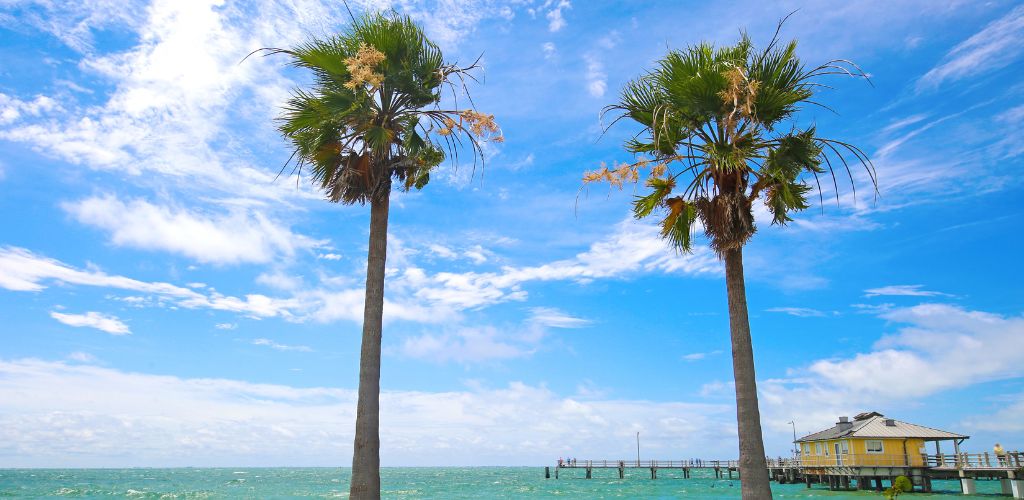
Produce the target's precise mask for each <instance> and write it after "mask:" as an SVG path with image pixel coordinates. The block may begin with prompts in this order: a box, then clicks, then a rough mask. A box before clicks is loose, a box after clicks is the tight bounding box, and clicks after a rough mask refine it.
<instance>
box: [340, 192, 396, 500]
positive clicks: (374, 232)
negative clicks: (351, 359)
mask: <svg viewBox="0 0 1024 500" xmlns="http://www.w3.org/2000/svg"><path fill="white" fill-rule="evenodd" d="M390 192H391V190H390V189H386V190H384V193H383V194H381V195H380V196H379V197H377V198H374V199H373V200H372V201H371V202H370V245H369V247H370V248H369V255H368V256H367V259H366V301H365V303H364V306H363V343H362V350H361V352H360V355H359V402H358V403H357V406H356V436H355V445H354V446H353V450H352V485H351V488H350V490H349V497H350V498H352V499H355V500H363V499H372V500H377V499H379V498H380V346H381V330H382V324H383V320H384V262H385V260H386V259H387V248H388V209H389V205H390V202H391V197H390Z"/></svg>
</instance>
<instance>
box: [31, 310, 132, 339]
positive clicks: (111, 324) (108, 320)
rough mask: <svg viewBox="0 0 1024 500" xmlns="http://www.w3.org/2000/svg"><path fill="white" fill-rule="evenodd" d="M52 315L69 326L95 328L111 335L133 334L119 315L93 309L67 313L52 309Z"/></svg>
mask: <svg viewBox="0 0 1024 500" xmlns="http://www.w3.org/2000/svg"><path fill="white" fill-rule="evenodd" d="M50 317H52V318H53V319H55V320H57V321H60V322H61V323H64V324H65V325H68V326H74V327H87V328H95V329H97V330H100V331H103V332H107V333H109V334H111V335H131V333H132V331H131V329H130V328H128V325H126V324H124V322H122V321H121V320H120V319H118V318H117V316H110V315H107V314H102V313H98V312H93V311H90V312H87V313H85V314H65V313H59V312H56V311H52V312H50Z"/></svg>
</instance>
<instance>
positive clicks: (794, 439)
mask: <svg viewBox="0 0 1024 500" xmlns="http://www.w3.org/2000/svg"><path fill="white" fill-rule="evenodd" d="M787 423H788V424H790V425H792V426H793V458H796V454H797V451H796V421H795V420H790V421H789V422H787Z"/></svg>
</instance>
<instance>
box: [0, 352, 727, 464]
mask: <svg viewBox="0 0 1024 500" xmlns="http://www.w3.org/2000/svg"><path fill="white" fill-rule="evenodd" d="M0 378H2V379H3V380H4V381H5V383H4V384H0V467H31V466H36V467H38V466H49V467H118V466H134V467H138V466H218V465H219V466H225V465H230V466H245V465H264V466H267V465H276V464H280V463H288V464H291V465H297V466H302V465H310V466H315V465H319V466H334V465H337V464H338V463H339V461H340V460H341V459H342V457H347V456H351V454H352V429H353V428H354V415H355V402H356V394H355V391H353V390H349V389H341V388H330V387H309V388H297V387H290V386H285V385H273V384H254V383H249V382H244V381H240V380H229V379H195V378H193V379H190V378H179V377H173V376H164V375H151V374H143V373H132V372H125V371H120V370H115V369H110V368H102V367H98V366H94V365H79V364H75V365H69V364H65V363H60V362H50V361H41V360H34V359H20V360H0ZM26 394H28V395H31V396H29V397H25V395H26ZM154 395H159V397H154ZM581 424H583V425H581ZM381 430H382V432H381V455H382V456H381V459H382V462H383V463H384V464H385V465H464V464H466V465H468V464H470V462H469V460H470V459H469V458H468V457H472V464H474V465H479V464H481V463H483V464H494V465H521V464H531V463H532V464H537V463H549V462H550V461H551V460H552V456H551V453H572V454H579V455H580V456H611V457H619V456H625V455H628V453H629V451H630V450H631V449H633V450H635V448H630V446H631V445H632V443H633V441H632V436H634V434H635V433H636V432H637V431H639V432H642V433H643V435H644V436H645V437H647V438H649V440H648V441H646V443H647V444H645V449H646V450H648V451H647V452H648V453H650V454H652V456H670V455H671V456H689V455H707V454H710V455H715V456H732V455H734V454H735V451H734V447H735V444H734V443H735V422H734V414H733V412H732V410H731V408H730V406H728V405H709V404H691V403H682V402H675V401H645V400H627V399H608V398H601V399H594V398H588V399H586V400H581V399H575V398H573V397H565V396H560V395H558V394H556V393H554V392H552V391H550V390H548V389H546V388H544V387H538V386H530V385H526V384H522V383H518V382H512V383H510V384H508V385H507V386H505V387H499V388H486V387H480V386H477V387H475V388H474V389H472V390H462V391H446V392H419V391H392V390H384V391H383V393H382V394H381ZM552 450H555V451H552Z"/></svg>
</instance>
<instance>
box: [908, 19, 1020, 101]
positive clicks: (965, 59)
mask: <svg viewBox="0 0 1024 500" xmlns="http://www.w3.org/2000/svg"><path fill="white" fill-rule="evenodd" d="M1022 51H1024V6H1018V7H1017V8H1015V9H1013V10H1011V11H1010V12H1009V13H1007V14H1006V15H1005V16H1003V17H1002V18H1000V19H997V20H995V21H993V22H991V23H989V24H988V25H987V26H985V28H984V29H982V30H981V31H979V32H978V33H976V34H974V35H973V36H971V37H970V38H968V39H967V40H964V41H963V42H961V43H960V44H959V45H957V46H956V47H954V48H953V50H951V51H949V53H948V54H946V57H945V58H943V62H942V63H941V64H939V65H938V66H936V67H934V68H932V69H931V70H929V71H928V72H927V73H925V75H924V76H922V77H921V79H920V80H919V81H918V84H917V89H918V90H919V91H920V90H924V89H929V88H935V87H938V86H939V85H941V84H942V83H943V82H946V81H955V80H959V79H962V78H965V77H968V76H972V75H973V76H976V75H979V74H983V73H985V72H991V71H992V70H996V69H1000V68H1004V67H1007V66H1009V65H1011V64H1013V63H1014V62H1016V61H1018V60H1019V58H1020V56H1021V54H1022Z"/></svg>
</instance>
